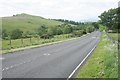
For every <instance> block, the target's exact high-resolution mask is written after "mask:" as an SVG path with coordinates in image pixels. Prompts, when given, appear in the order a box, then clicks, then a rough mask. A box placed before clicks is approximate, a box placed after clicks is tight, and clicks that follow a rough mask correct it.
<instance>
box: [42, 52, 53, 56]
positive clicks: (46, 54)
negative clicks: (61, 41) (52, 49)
mask: <svg viewBox="0 0 120 80" xmlns="http://www.w3.org/2000/svg"><path fill="white" fill-rule="evenodd" d="M43 55H45V56H49V55H51V54H49V53H44V54H43Z"/></svg>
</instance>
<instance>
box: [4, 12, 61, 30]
mask: <svg viewBox="0 0 120 80" xmlns="http://www.w3.org/2000/svg"><path fill="white" fill-rule="evenodd" d="M60 24H62V22H59V21H55V20H49V19H45V18H43V17H40V16H33V15H29V14H25V13H22V14H17V15H13V16H11V17H3V18H2V28H3V29H6V30H7V31H8V32H9V31H11V30H14V29H21V30H22V31H30V32H34V31H35V29H37V28H38V27H40V26H42V25H45V26H48V27H50V26H56V25H60Z"/></svg>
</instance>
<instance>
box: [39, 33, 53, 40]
mask: <svg viewBox="0 0 120 80" xmlns="http://www.w3.org/2000/svg"><path fill="white" fill-rule="evenodd" d="M53 37H54V36H53V35H51V34H43V35H42V36H41V37H40V38H43V39H50V38H53Z"/></svg>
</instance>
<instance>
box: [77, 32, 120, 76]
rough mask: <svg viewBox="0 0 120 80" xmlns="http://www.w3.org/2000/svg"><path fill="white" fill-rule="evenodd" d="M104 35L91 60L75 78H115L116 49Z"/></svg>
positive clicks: (116, 70)
mask: <svg viewBox="0 0 120 80" xmlns="http://www.w3.org/2000/svg"><path fill="white" fill-rule="evenodd" d="M117 47H118V46H117V44H113V43H112V41H110V40H109V39H108V37H107V35H106V34H105V33H103V34H102V36H101V41H100V43H99V44H98V46H97V48H96V50H95V51H94V52H93V55H92V56H91V58H90V59H89V60H88V62H86V64H85V65H84V66H83V67H82V68H81V70H80V71H79V73H78V75H77V76H76V77H77V78H117V77H118V48H117Z"/></svg>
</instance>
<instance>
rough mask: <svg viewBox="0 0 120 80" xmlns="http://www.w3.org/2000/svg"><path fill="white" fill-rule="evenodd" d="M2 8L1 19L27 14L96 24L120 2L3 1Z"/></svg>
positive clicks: (114, 0)
mask: <svg viewBox="0 0 120 80" xmlns="http://www.w3.org/2000/svg"><path fill="white" fill-rule="evenodd" d="M27 5H28V6H27ZM33 5H34V6H33ZM0 7H1V12H2V13H0V17H7V16H12V15H16V14H21V13H26V14H30V15H35V16H40V17H44V18H47V19H66V20H72V21H77V22H79V21H83V22H95V21H98V20H99V18H98V16H99V15H100V14H101V13H102V12H104V11H106V10H109V9H111V8H117V7H118V0H105V1H101V0H98V1H95V0H92V1H88V0H84V1H83V0H76V1H73V0H71V1H70V0H56V1H55V0H44V1H39V0H36V1H32V0H26V1H24V0H21V1H18V0H11V1H5V0H2V2H1V6H0ZM3 9H5V10H3ZM8 12H9V13H8Z"/></svg>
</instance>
